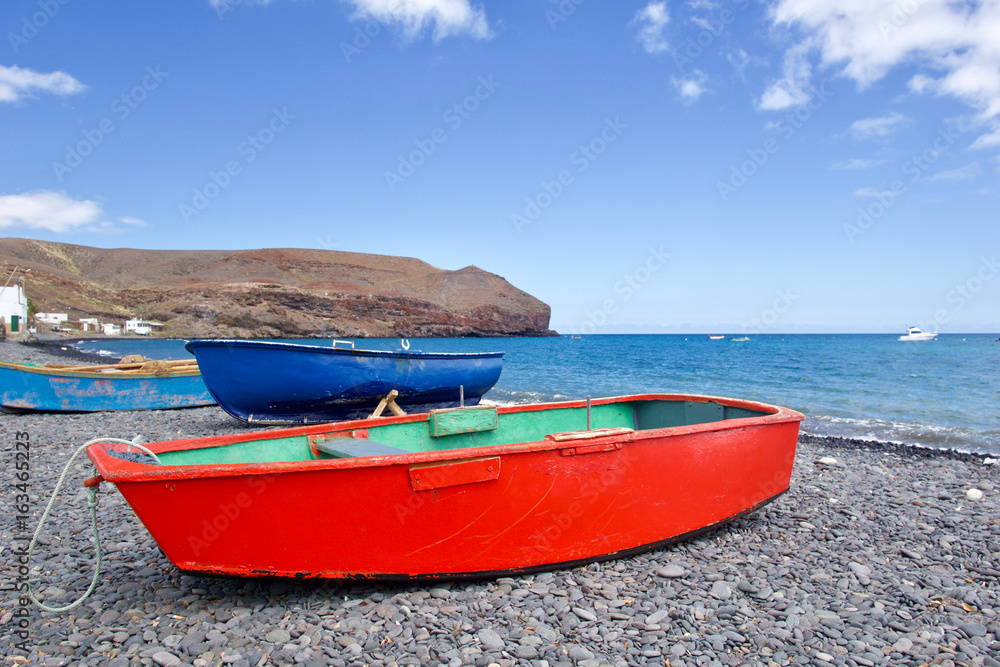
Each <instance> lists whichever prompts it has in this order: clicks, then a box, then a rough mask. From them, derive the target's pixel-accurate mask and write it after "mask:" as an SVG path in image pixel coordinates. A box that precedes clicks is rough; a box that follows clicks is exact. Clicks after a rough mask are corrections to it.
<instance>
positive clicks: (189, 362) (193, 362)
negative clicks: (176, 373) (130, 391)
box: [54, 359, 198, 372]
mask: <svg viewBox="0 0 1000 667" xmlns="http://www.w3.org/2000/svg"><path fill="white" fill-rule="evenodd" d="M151 361H157V360H155V359H150V360H149V361H142V362H136V363H131V364H104V365H101V366H59V367H57V368H55V369H54V370H60V371H74V372H79V371H84V372H86V371H102V370H108V369H113V368H114V369H118V370H138V369H140V368H142V367H143V366H145V365H146V364H148V363H150V362H151ZM163 364H164V365H165V366H167V367H169V368H171V369H178V368H179V367H183V366H197V365H198V360H197V359H179V360H176V361H164V362H163Z"/></svg>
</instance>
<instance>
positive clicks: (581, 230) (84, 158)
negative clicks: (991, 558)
mask: <svg viewBox="0 0 1000 667" xmlns="http://www.w3.org/2000/svg"><path fill="white" fill-rule="evenodd" d="M0 37H2V39H0V151H2V153H0V154H2V156H3V157H2V159H0V234H2V235H3V236H11V237H28V238H37V239H45V240H53V241H62V242H67V243H79V244H84V245H95V246H102V247H136V248H185V249H201V248H234V249H235V248H259V247H298V248H328V249H333V250H343V251H353V252H366V253H379V254H388V255H405V256H412V257H417V258H420V259H422V260H425V261H427V262H429V263H431V264H433V265H435V266H439V267H442V268H447V269H458V268H462V267H464V266H467V265H469V264H475V265H476V266H478V267H480V268H483V269H486V270H488V271H491V272H493V273H496V274H499V275H501V276H503V277H505V278H506V279H507V280H509V281H510V282H511V283H513V284H514V285H515V286H517V287H519V288H521V289H523V290H525V291H527V292H529V293H531V294H533V295H535V296H537V297H538V298H540V299H542V300H543V301H545V302H546V303H548V304H550V305H551V306H552V323H553V326H554V327H555V328H557V329H558V330H559V331H561V332H564V333H571V332H582V333H613V332H625V331H639V332H664V333H675V332H716V331H718V332H727V333H735V332H747V333H757V332H760V333H777V332H798V331H803V332H810V331H829V332H855V331H859V332H868V331H871V332H879V331H898V330H900V329H901V328H902V327H903V324H904V323H910V324H919V325H922V326H923V327H925V328H927V329H930V330H935V331H941V332H976V331H987V332H996V331H997V330H998V329H1000V326H998V324H1000V323H998V319H997V314H998V312H1000V308H998V306H1000V280H998V279H996V278H997V277H998V274H1000V264H997V256H998V255H1000V252H998V245H1000V243H998V241H1000V229H998V224H997V222H998V211H1000V207H998V194H1000V184H998V169H1000V162H998V155H1000V3H998V2H997V1H996V0H994V1H992V2H982V3H946V2H943V1H939V0H892V1H878V2H872V1H865V2H861V1H859V2H853V3H844V2H842V1H841V0H775V1H772V2H764V3H758V2H749V1H747V2H743V1H740V2H732V1H729V0H695V1H694V2H648V1H647V2H621V3H601V2H597V1H596V0H563V1H562V2H548V1H545V0H523V1H521V2H504V3H499V2H482V3H470V2H468V1H467V0H419V1H418V0H341V1H338V0H271V1H270V2H252V1H251V0H240V1H238V2H237V1H235V0H190V1H188V2H172V3H162V2H159V3H157V2H152V1H151V0H136V1H134V2H129V3H93V2H90V3H87V2H79V1H73V0H34V1H21V0H16V1H11V2H6V3H5V4H4V9H3V10H2V14H0Z"/></svg>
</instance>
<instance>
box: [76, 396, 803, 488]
mask: <svg viewBox="0 0 1000 667" xmlns="http://www.w3.org/2000/svg"><path fill="white" fill-rule="evenodd" d="M639 401H693V402H699V403H707V402H713V403H717V404H720V405H723V406H725V407H734V408H742V409H749V410H755V411H758V412H766V413H768V414H764V415H757V416H753V417H738V418H733V419H722V420H717V421H712V422H704V423H700V424H687V425H680V426H665V427H661V428H654V429H644V430H640V431H633V432H630V433H626V434H618V435H607V436H599V437H596V438H593V439H588V440H587V443H586V444H587V445H595V444H618V443H621V444H624V443H631V442H643V441H646V440H652V439H658V438H663V437H671V438H676V437H682V436H687V435H695V434H699V433H709V432H713V431H729V430H738V429H746V428H753V427H765V426H772V425H777V424H782V423H792V422H796V423H797V422H801V421H802V420H804V419H805V415H803V414H802V413H800V412H797V411H795V410H792V409H790V408H785V407H781V406H776V405H770V404H767V403H760V402H756V401H747V400H740V399H732V398H724V397H719V396H706V395H699V394H634V395H628V396H612V397H607V398H599V399H593V400H592V401H591V405H592V406H597V405H609V404H615V403H628V402H639ZM586 405H587V402H586V400H576V401H560V402H553V403H531V404H522V405H511V406H503V407H498V408H497V412H498V414H511V413H521V412H540V411H543V410H552V409H577V408H584V407H586ZM428 418H429V414H428V413H421V414H414V415H405V416H401V417H388V418H379V419H376V420H372V419H358V420H352V421H345V422H337V423H333V424H316V425H313V426H299V427H294V428H285V429H273V430H267V431H258V432H255V433H236V434H226V435H221V436H209V437H207V438H185V439H180V440H166V441H161V442H157V443H150V444H147V445H145V446H146V447H148V448H149V449H150V450H151V451H152V452H154V453H156V454H164V453H169V452H177V451H190V450H197V449H208V448H213V447H225V446H229V445H235V444H239V443H244V442H252V441H255V440H272V439H276V438H291V437H303V436H309V435H320V434H327V433H339V432H350V431H353V430H358V429H363V428H366V427H368V428H370V427H377V426H386V425H390V424H405V423H415V422H421V421H427V419H428ZM581 430H583V429H581ZM580 444H581V443H580V442H579V441H567V442H559V441H555V440H548V439H544V438H543V439H542V440H536V441H527V442H516V443H507V444H500V445H483V446H479V447H462V448H456V449H442V450H435V451H426V452H409V453H406V454H390V455H384V456H370V457H348V458H334V459H311V460H305V461H268V462H252V463H207V464H194V465H164V466H150V465H149V464H143V463H134V462H131V461H125V460H122V459H118V458H115V457H111V456H110V455H109V454H108V453H107V450H108V449H115V450H118V451H123V450H124V449H126V448H127V445H119V444H112V443H95V444H93V445H91V446H90V447H88V448H87V456H88V458H90V460H91V461H92V462H93V464H94V466H95V467H96V468H97V471H98V473H99V474H100V476H101V477H103V478H104V480H106V481H108V482H112V483H116V484H117V483H131V482H148V481H163V480H186V479H200V478H210V477H212V478H214V477H238V476H248V475H264V474H282V473H301V472H323V471H328V470H351V469H357V468H381V467H388V466H397V465H412V464H417V463H434V462H439V461H455V460H465V459H473V458H479V457H483V456H497V455H511V454H526V453H533V452H540V451H547V450H562V449H568V448H574V447H578V446H580Z"/></svg>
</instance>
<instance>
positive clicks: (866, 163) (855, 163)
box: [833, 157, 885, 169]
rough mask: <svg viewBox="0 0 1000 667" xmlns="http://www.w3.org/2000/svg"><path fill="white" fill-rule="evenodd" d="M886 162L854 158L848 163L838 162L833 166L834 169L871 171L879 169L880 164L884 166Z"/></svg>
mask: <svg viewBox="0 0 1000 667" xmlns="http://www.w3.org/2000/svg"><path fill="white" fill-rule="evenodd" d="M884 163H885V160H881V159H879V160H867V159H865V158H857V157H856V158H854V159H852V160H847V161H846V162H837V163H836V164H834V165H833V169H871V168H872V167H877V166H879V165H880V164H884Z"/></svg>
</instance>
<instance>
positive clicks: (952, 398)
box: [73, 334, 1000, 456]
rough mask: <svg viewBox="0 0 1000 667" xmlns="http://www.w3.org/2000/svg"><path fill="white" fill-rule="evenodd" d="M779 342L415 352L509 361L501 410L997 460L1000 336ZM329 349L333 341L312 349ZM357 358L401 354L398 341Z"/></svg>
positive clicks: (425, 343)
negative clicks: (626, 418) (673, 396)
mask: <svg viewBox="0 0 1000 667" xmlns="http://www.w3.org/2000/svg"><path fill="white" fill-rule="evenodd" d="M898 338H899V336H898V335H896V334H892V335H890V334H770V335H766V334H764V335H761V334H757V335H751V336H750V340H745V341H739V340H733V337H730V336H727V337H725V338H724V339H722V340H712V339H710V338H709V337H708V336H707V335H695V334H688V335H683V334H670V335H655V334H636V335H625V334H622V335H611V334H609V335H600V334H593V335H581V336H560V337H551V338H414V339H410V340H409V341H407V342H408V344H409V346H410V350H411V351H413V350H422V351H426V352H488V351H502V352H504V353H505V354H504V365H503V373H502V374H501V376H500V381H499V382H498V383H497V385H496V386H495V387H494V388H493V390H492V391H490V392H489V393H488V394H487V395H486V398H485V402H492V403H495V404H499V405H511V404H518V403H536V402H545V401H558V400H567V399H579V398H585V397H587V396H592V397H594V398H598V397H602V396H620V395H625V394H638V393H659V392H664V393H684V394H703V395H710V396H725V397H730V398H739V399H749V400H754V401H761V402H764V403H771V404H776V405H782V406H785V407H789V408H792V409H794V410H798V411H799V412H802V413H803V414H805V415H806V420H805V421H804V422H803V424H802V431H803V432H804V433H809V434H814V435H831V436H840V437H845V438H856V439H864V440H878V441H883V442H893V443H902V444H909V445H916V446H921V447H930V448H938V449H953V450H957V451H964V452H978V453H984V454H988V455H990V456H996V455H1000V372H998V371H1000V364H998V362H1000V340H998V339H997V334H992V335H989V334H942V335H940V336H938V338H937V339H936V340H933V341H900V340H898ZM283 342H297V343H301V344H305V345H321V346H330V345H331V344H332V340H331V339H325V340H324V339H305V340H296V341H290V340H288V339H284V341H283ZM184 343H185V341H183V340H166V339H87V340H82V341H78V342H76V343H74V344H73V345H74V346H75V347H77V348H78V349H80V350H81V351H84V352H89V353H96V354H101V355H104V356H107V357H109V358H115V359H117V358H119V357H122V356H124V355H126V354H142V355H145V356H146V357H147V358H150V359H183V358H187V357H190V354H189V353H188V352H187V351H186V350H185V349H184ZM354 343H355V345H356V346H357V347H358V348H365V349H374V350H393V349H399V348H400V346H401V345H402V344H403V342H402V341H401V340H400V339H398V338H393V339H358V340H355V341H354Z"/></svg>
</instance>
